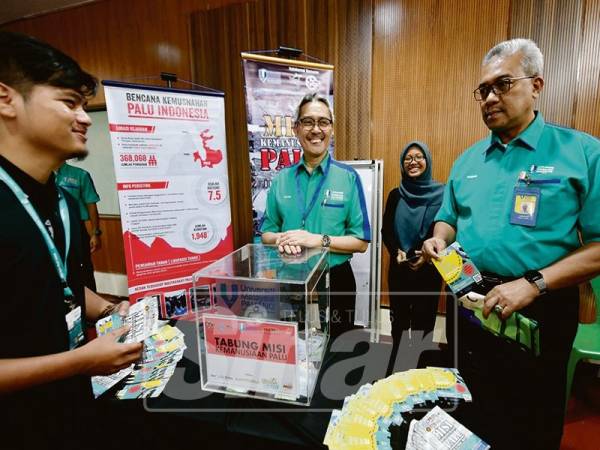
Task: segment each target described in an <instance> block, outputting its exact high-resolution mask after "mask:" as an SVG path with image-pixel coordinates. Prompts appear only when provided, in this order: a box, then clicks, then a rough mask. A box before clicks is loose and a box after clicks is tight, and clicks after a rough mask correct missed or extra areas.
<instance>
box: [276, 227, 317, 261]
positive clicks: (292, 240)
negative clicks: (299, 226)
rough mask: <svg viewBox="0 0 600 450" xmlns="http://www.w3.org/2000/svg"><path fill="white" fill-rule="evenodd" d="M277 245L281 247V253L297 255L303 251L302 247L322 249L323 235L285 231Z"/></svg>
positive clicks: (304, 231)
mask: <svg viewBox="0 0 600 450" xmlns="http://www.w3.org/2000/svg"><path fill="white" fill-rule="evenodd" d="M275 244H276V245H278V246H279V251H280V252H281V253H287V254H288V255H296V254H298V253H300V252H301V251H302V247H306V248H316V247H320V246H321V235H320V234H313V233H309V232H308V231H306V230H291V231H284V232H283V233H281V234H280V235H279V237H278V238H277V241H276V242H275Z"/></svg>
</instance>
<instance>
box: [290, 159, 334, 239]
mask: <svg viewBox="0 0 600 450" xmlns="http://www.w3.org/2000/svg"><path fill="white" fill-rule="evenodd" d="M330 164H331V156H329V159H328V160H327V163H326V166H325V171H324V173H323V176H322V177H321V180H320V181H319V184H318V185H317V189H315V193H314V194H313V196H312V198H311V200H310V203H309V204H308V207H307V206H306V200H305V198H304V192H303V191H302V186H300V175H299V174H298V173H296V198H297V199H298V208H299V211H302V228H304V224H305V223H306V218H307V217H308V215H309V214H310V212H311V211H312V209H313V207H314V206H315V203H316V202H317V199H318V198H319V195H321V190H322V189H323V185H324V184H325V178H327V175H328V174H329V165H330ZM315 170H317V168H316V167H315V168H314V169H313V173H314V171H315Z"/></svg>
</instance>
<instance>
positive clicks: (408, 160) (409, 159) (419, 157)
mask: <svg viewBox="0 0 600 450" xmlns="http://www.w3.org/2000/svg"><path fill="white" fill-rule="evenodd" d="M424 159H425V157H424V156H423V155H416V156H407V157H406V158H404V164H410V163H411V162H413V161H416V162H421V161H423V160H424Z"/></svg>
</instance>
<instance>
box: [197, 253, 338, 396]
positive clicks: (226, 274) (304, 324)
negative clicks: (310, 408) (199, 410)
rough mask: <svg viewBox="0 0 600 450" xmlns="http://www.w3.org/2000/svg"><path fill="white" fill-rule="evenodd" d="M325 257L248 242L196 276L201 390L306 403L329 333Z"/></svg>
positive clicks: (324, 254) (312, 389) (311, 391)
mask: <svg viewBox="0 0 600 450" xmlns="http://www.w3.org/2000/svg"><path fill="white" fill-rule="evenodd" d="M328 259H329V254H328V250H327V249H321V248H319V249H303V251H302V253H300V254H299V255H282V254H280V253H279V251H278V249H277V247H276V246H270V245H256V244H249V245H246V246H244V247H242V248H240V249H238V250H236V251H234V252H233V253H231V254H229V255H227V256H225V257H224V258H221V259H220V260H218V261H215V262H214V263H212V264H210V265H208V266H206V267H205V268H203V269H201V270H199V271H198V272H196V273H195V274H194V276H193V283H194V288H193V290H192V292H194V298H193V299H192V301H194V302H195V305H196V324H197V327H196V328H197V330H198V352H199V361H200V373H201V380H202V389H203V390H206V391H213V392H222V393H227V394H233V395H239V396H245V397H257V398H261V399H264V400H271V401H278V402H284V403H294V404H301V405H309V404H310V402H311V398H312V394H313V392H314V389H315V384H316V380H317V377H318V375H319V370H320V368H321V364H322V361H323V356H324V353H325V348H326V346H327V341H328V338H329V263H328ZM196 297H197V298H196Z"/></svg>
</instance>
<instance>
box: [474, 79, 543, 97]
mask: <svg viewBox="0 0 600 450" xmlns="http://www.w3.org/2000/svg"><path fill="white" fill-rule="evenodd" d="M536 77H538V75H529V76H527V75H526V76H522V77H503V78H500V79H498V80H496V81H494V82H493V83H492V84H480V85H479V86H477V88H476V89H475V90H474V91H473V98H475V101H477V102H485V101H486V100H487V98H488V97H489V96H490V93H491V92H493V93H494V95H495V96H496V97H498V96H500V95H504V94H506V93H507V92H509V91H510V90H511V89H512V88H513V86H514V84H515V83H514V82H515V81H519V80H526V79H528V78H536ZM500 81H509V82H510V83H509V85H508V89H506V91H504V92H496V89H495V88H494V86H496V83H498V82H500ZM482 86H486V87H487V88H488V89H489V90H488V92H487V95H486V96H485V97H484V96H483V95H481V87H482ZM477 94H479V97H481V98H480V99H478V98H477Z"/></svg>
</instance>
